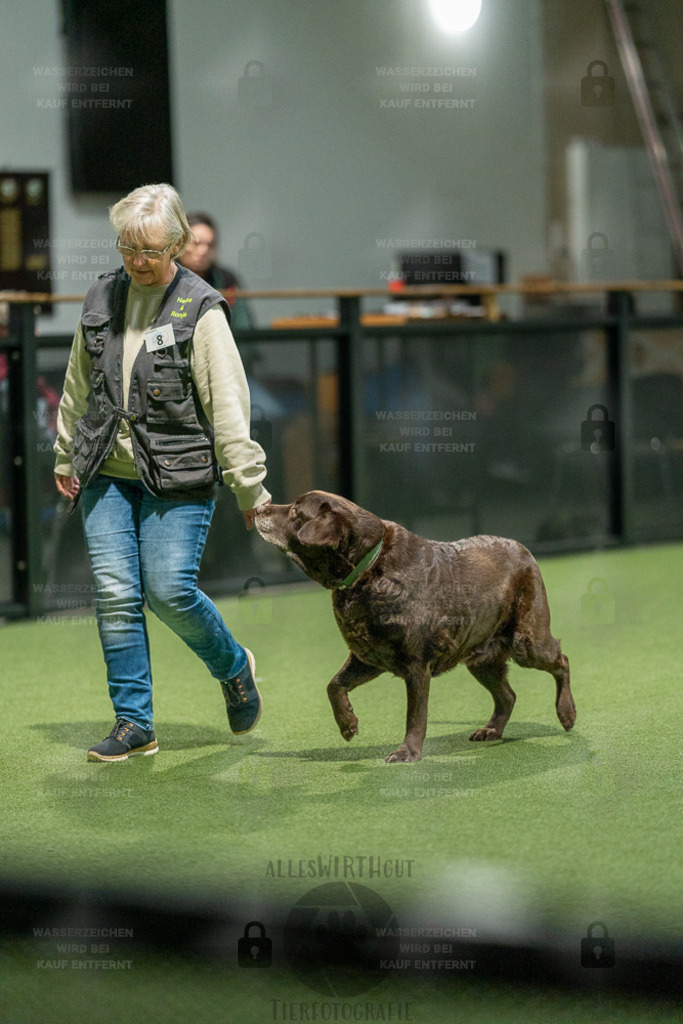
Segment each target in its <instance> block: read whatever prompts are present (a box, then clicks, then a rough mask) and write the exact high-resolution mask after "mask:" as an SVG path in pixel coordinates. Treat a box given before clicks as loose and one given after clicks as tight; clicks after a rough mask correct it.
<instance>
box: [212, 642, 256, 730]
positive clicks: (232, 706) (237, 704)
mask: <svg viewBox="0 0 683 1024" xmlns="http://www.w3.org/2000/svg"><path fill="white" fill-rule="evenodd" d="M244 650H245V651H246V654H247V664H246V667H245V668H244V669H243V670H242V672H240V674H239V675H238V676H235V677H234V679H227V680H226V681H225V682H222V683H221V687H222V690H223V696H224V697H225V705H226V708H227V711H228V721H229V722H230V728H231V729H232V731H233V732H234V733H235V735H240V733H243V732H249V731H250V730H251V729H253V728H254V726H255V725H256V723H257V722H258V720H259V718H260V717H261V707H262V703H263V702H262V700H261V694H260V693H259V692H258V688H257V686H256V683H255V682H254V672H255V671H256V667H255V664H254V655H253V654H252V653H251V651H249V650H247V648H246V647H245V648H244Z"/></svg>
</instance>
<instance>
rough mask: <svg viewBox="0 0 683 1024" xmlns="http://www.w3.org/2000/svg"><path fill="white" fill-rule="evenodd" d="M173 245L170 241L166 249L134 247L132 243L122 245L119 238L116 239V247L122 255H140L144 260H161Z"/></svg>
mask: <svg viewBox="0 0 683 1024" xmlns="http://www.w3.org/2000/svg"><path fill="white" fill-rule="evenodd" d="M172 245H173V242H169V243H168V245H167V246H166V248H165V249H161V250H159V249H134V248H133V247H132V246H131V245H121V243H120V241H119V239H118V238H117V239H116V248H117V249H118V251H119V252H120V253H121V255H122V256H128V257H133V256H140V257H142V259H143V260H160V259H161V257H162V256H163V255H164V254H165V253H167V252H168V250H169V249H170V248H171V246H172Z"/></svg>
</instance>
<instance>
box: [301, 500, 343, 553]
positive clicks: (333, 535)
mask: <svg viewBox="0 0 683 1024" xmlns="http://www.w3.org/2000/svg"><path fill="white" fill-rule="evenodd" d="M345 534H346V524H345V522H344V517H343V516H342V515H341V514H340V513H339V512H335V511H333V509H332V508H331V507H330V505H328V503H327V502H325V503H324V504H323V505H321V506H320V510H319V512H318V515H317V516H316V517H315V519H311V520H309V521H308V522H307V523H304V525H303V526H302V527H301V529H300V530H299V532H298V533H297V535H296V537H297V540H298V541H299V543H301V544H306V545H307V546H309V547H321V548H338V547H339V544H340V542H341V540H342V539H343V537H344V536H345Z"/></svg>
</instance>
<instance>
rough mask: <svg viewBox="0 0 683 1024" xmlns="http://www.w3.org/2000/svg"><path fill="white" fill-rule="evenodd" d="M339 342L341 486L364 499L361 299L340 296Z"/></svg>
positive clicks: (353, 498) (355, 498)
mask: <svg viewBox="0 0 683 1024" xmlns="http://www.w3.org/2000/svg"><path fill="white" fill-rule="evenodd" d="M339 326H340V327H341V329H342V331H343V334H342V335H341V336H340V337H338V339H337V366H338V372H339V485H340V489H341V493H342V494H343V495H344V496H345V497H347V498H349V499H350V500H351V501H358V500H362V493H363V487H362V471H363V462H364V457H363V455H364V453H363V438H362V434H361V430H362V426H363V422H364V413H363V352H362V347H361V346H362V337H361V330H360V296H358V295H340V296H339Z"/></svg>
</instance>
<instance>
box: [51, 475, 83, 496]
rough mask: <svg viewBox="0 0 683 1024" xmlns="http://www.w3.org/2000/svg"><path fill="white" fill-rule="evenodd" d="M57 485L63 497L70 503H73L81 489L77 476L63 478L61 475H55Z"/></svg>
mask: <svg viewBox="0 0 683 1024" xmlns="http://www.w3.org/2000/svg"><path fill="white" fill-rule="evenodd" d="M55 483H56V484H57V490H58V491H59V493H60V494H61V495H62V497H63V498H69V500H70V501H73V499H74V498H75V497H76V495H77V494H78V492H79V491H80V489H81V485H80V484H79V482H78V477H77V476H63V475H62V474H61V473H55Z"/></svg>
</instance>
